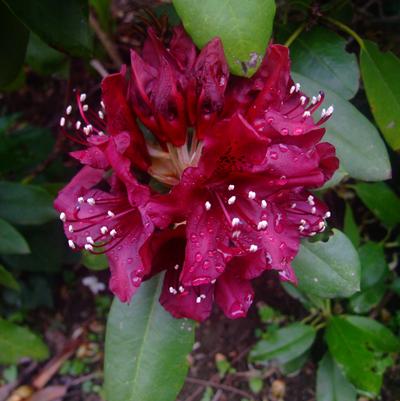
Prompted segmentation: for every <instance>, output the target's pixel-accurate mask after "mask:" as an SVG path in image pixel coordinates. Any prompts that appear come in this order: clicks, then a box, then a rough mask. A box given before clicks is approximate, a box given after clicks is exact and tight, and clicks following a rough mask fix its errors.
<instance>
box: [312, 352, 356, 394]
mask: <svg viewBox="0 0 400 401" xmlns="http://www.w3.org/2000/svg"><path fill="white" fill-rule="evenodd" d="M356 399H357V393H356V390H355V388H354V386H353V385H352V384H351V383H349V382H348V381H347V379H346V378H345V377H344V376H343V373H342V372H341V370H340V369H339V367H338V366H337V364H336V363H335V361H334V360H333V359H332V357H331V356H330V355H329V353H327V354H325V356H324V357H323V358H322V359H321V361H320V363H319V365H318V371H317V401H355V400H356Z"/></svg>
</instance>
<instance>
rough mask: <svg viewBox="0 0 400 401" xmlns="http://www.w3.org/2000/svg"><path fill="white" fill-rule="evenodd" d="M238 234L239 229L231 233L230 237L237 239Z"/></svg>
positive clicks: (239, 232)
mask: <svg viewBox="0 0 400 401" xmlns="http://www.w3.org/2000/svg"><path fill="white" fill-rule="evenodd" d="M240 234H241V231H240V230H236V231H234V232H233V233H232V238H234V239H237V238H239V236H240Z"/></svg>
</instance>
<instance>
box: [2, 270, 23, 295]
mask: <svg viewBox="0 0 400 401" xmlns="http://www.w3.org/2000/svg"><path fill="white" fill-rule="evenodd" d="M0 285H3V286H4V287H8V288H11V289H12V290H19V284H18V282H17V281H16V280H15V278H14V277H13V275H12V274H11V273H10V272H8V271H7V270H6V269H5V267H4V266H2V265H0Z"/></svg>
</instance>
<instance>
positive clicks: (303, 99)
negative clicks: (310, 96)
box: [300, 96, 307, 106]
mask: <svg viewBox="0 0 400 401" xmlns="http://www.w3.org/2000/svg"><path fill="white" fill-rule="evenodd" d="M306 100H307V98H306V97H305V96H300V103H301V105H302V106H303V105H304V103H305V102H306Z"/></svg>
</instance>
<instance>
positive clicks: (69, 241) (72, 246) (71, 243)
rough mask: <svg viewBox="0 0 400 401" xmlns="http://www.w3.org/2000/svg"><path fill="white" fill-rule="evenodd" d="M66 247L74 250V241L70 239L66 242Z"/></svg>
mask: <svg viewBox="0 0 400 401" xmlns="http://www.w3.org/2000/svg"><path fill="white" fill-rule="evenodd" d="M68 246H69V247H70V248H71V249H75V244H74V241H72V239H70V240H68Z"/></svg>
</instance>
